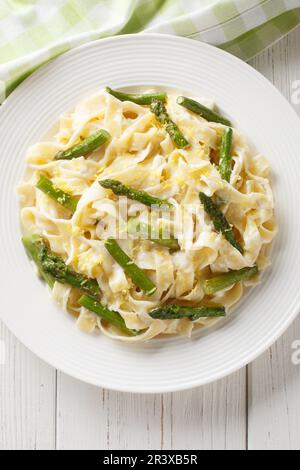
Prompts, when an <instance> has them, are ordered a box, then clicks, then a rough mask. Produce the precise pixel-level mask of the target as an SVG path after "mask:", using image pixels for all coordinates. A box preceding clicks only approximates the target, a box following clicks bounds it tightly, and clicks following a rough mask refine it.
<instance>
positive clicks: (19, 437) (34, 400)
mask: <svg viewBox="0 0 300 470" xmlns="http://www.w3.org/2000/svg"><path fill="white" fill-rule="evenodd" d="M0 340H1V342H2V345H3V348H2V349H4V350H5V362H4V364H2V365H0V384H1V387H0V430H1V431H0V449H2V450H3V449H5V450H10V449H12V450H19V449H26V450H34V449H39V450H42V449H47V450H48V449H50V450H52V449H54V448H55V388H56V372H55V369H53V368H52V367H50V366H48V365H47V364H45V363H44V362H43V361H41V360H40V359H38V358H37V357H36V356H34V355H33V354H32V353H31V352H29V351H28V350H27V349H26V348H25V347H24V346H22V345H21V343H19V341H18V340H17V339H16V338H15V337H14V336H13V335H12V334H11V333H10V332H9V331H8V330H7V328H6V327H5V326H4V325H3V323H2V322H0Z"/></svg>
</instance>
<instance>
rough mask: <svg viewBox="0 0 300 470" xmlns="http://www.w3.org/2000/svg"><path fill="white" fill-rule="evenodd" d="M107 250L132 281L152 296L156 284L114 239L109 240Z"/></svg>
mask: <svg viewBox="0 0 300 470" xmlns="http://www.w3.org/2000/svg"><path fill="white" fill-rule="evenodd" d="M105 248H106V249H107V251H108V252H109V253H110V255H111V256H112V257H113V258H114V260H115V261H116V262H117V263H118V264H119V265H120V266H121V268H123V269H124V271H125V273H126V274H127V275H128V276H129V277H130V278H131V279H132V281H133V282H134V284H135V285H136V286H138V287H139V288H140V289H142V291H144V292H145V294H147V295H152V294H154V292H155V291H156V286H155V284H154V283H153V282H152V281H151V280H150V279H149V278H148V277H147V276H146V274H144V272H143V271H142V270H141V269H140V268H139V267H138V266H137V265H136V264H135V263H134V262H133V261H132V259H131V258H129V256H127V254H126V253H125V252H124V251H123V250H122V248H121V247H120V246H119V245H118V243H117V242H116V240H115V239H114V238H111V237H110V238H108V239H107V240H106V242H105Z"/></svg>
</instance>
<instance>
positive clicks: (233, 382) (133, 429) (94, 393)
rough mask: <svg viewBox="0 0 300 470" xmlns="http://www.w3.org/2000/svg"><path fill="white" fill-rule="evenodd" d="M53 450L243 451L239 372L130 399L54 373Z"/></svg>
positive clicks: (243, 409) (243, 405)
mask: <svg viewBox="0 0 300 470" xmlns="http://www.w3.org/2000/svg"><path fill="white" fill-rule="evenodd" d="M59 376H60V378H59V380H58V400H57V403H58V421H57V423H58V424H57V433H58V435H57V448H58V449H74V448H75V449H107V450H108V449H113V450H114V449H122V450H136V449H150V450H151V449H152V450H153V449H245V448H246V375H245V370H242V371H240V372H238V373H236V374H234V375H233V376H231V377H228V378H226V379H224V380H222V381H220V382H217V383H215V384H212V385H209V386H206V387H202V388H199V389H196V390H192V391H188V392H182V393H174V394H165V395H135V394H126V393H117V392H112V391H108V390H100V389H98V388H97V387H92V386H89V385H86V384H83V383H79V382H77V381H75V380H74V379H72V378H70V377H67V376H65V375H64V374H59Z"/></svg>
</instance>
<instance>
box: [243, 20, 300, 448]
mask: <svg viewBox="0 0 300 470" xmlns="http://www.w3.org/2000/svg"><path fill="white" fill-rule="evenodd" d="M299 44H300V28H297V29H296V30H295V31H294V32H292V33H291V34H290V35H289V36H288V37H287V38H285V39H283V40H282V41H280V42H279V43H278V44H276V45H275V46H274V47H272V48H271V49H270V50H268V51H266V52H265V53H263V54H261V55H260V56H259V57H258V58H257V59H255V60H254V61H253V65H254V66H255V67H256V68H257V69H258V70H260V71H261V72H262V73H263V74H264V75H265V76H267V77H268V78H269V79H270V80H271V81H273V83H274V84H275V86H276V87H277V88H279V90H281V91H282V92H283V94H284V95H285V96H286V97H287V98H288V99H289V100H291V96H292V95H293V93H294V91H295V90H294V89H293V84H294V85H295V82H296V81H298V80H300V57H299ZM294 106H295V109H296V111H297V112H298V113H299V115H300V103H298V105H297V104H296V103H294ZM283 157H284V156H283ZM281 229H282V230H283V229H284V227H281ZM296 340H300V318H298V319H297V320H296V321H295V323H294V324H293V325H292V326H291V327H290V328H289V330H288V331H287V332H286V334H285V335H284V336H283V337H282V338H281V339H280V340H279V341H277V343H276V344H275V345H274V346H273V347H272V348H271V349H270V350H269V351H268V352H267V353H266V354H264V355H263V356H262V357H260V358H259V359H258V360H257V361H255V362H254V363H253V364H252V365H251V366H250V367H249V430H248V436H249V438H248V439H249V441H248V446H249V449H269V450H280V449H291V450H299V449H300V401H299V396H300V365H298V366H296V365H294V364H293V363H292V360H291V356H292V353H293V350H292V344H293V342H294V341H296Z"/></svg>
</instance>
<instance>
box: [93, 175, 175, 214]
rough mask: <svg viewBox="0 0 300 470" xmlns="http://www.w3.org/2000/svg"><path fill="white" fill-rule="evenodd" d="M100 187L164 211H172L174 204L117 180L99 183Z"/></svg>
mask: <svg viewBox="0 0 300 470" xmlns="http://www.w3.org/2000/svg"><path fill="white" fill-rule="evenodd" d="M99 184H100V186H102V188H105V189H111V190H112V192H113V193H114V194H116V195H117V196H127V197H128V199H133V200H135V201H139V202H141V203H142V204H145V206H149V207H152V206H157V207H159V208H162V209H164V210H166V209H169V210H170V209H171V208H172V207H173V204H171V203H170V202H169V201H167V200H166V199H160V198H158V197H155V196H151V195H150V194H148V193H147V192H146V191H139V190H137V189H133V188H131V187H130V186H125V185H124V184H122V183H121V182H120V181H117V180H110V179H106V180H102V181H99Z"/></svg>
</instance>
